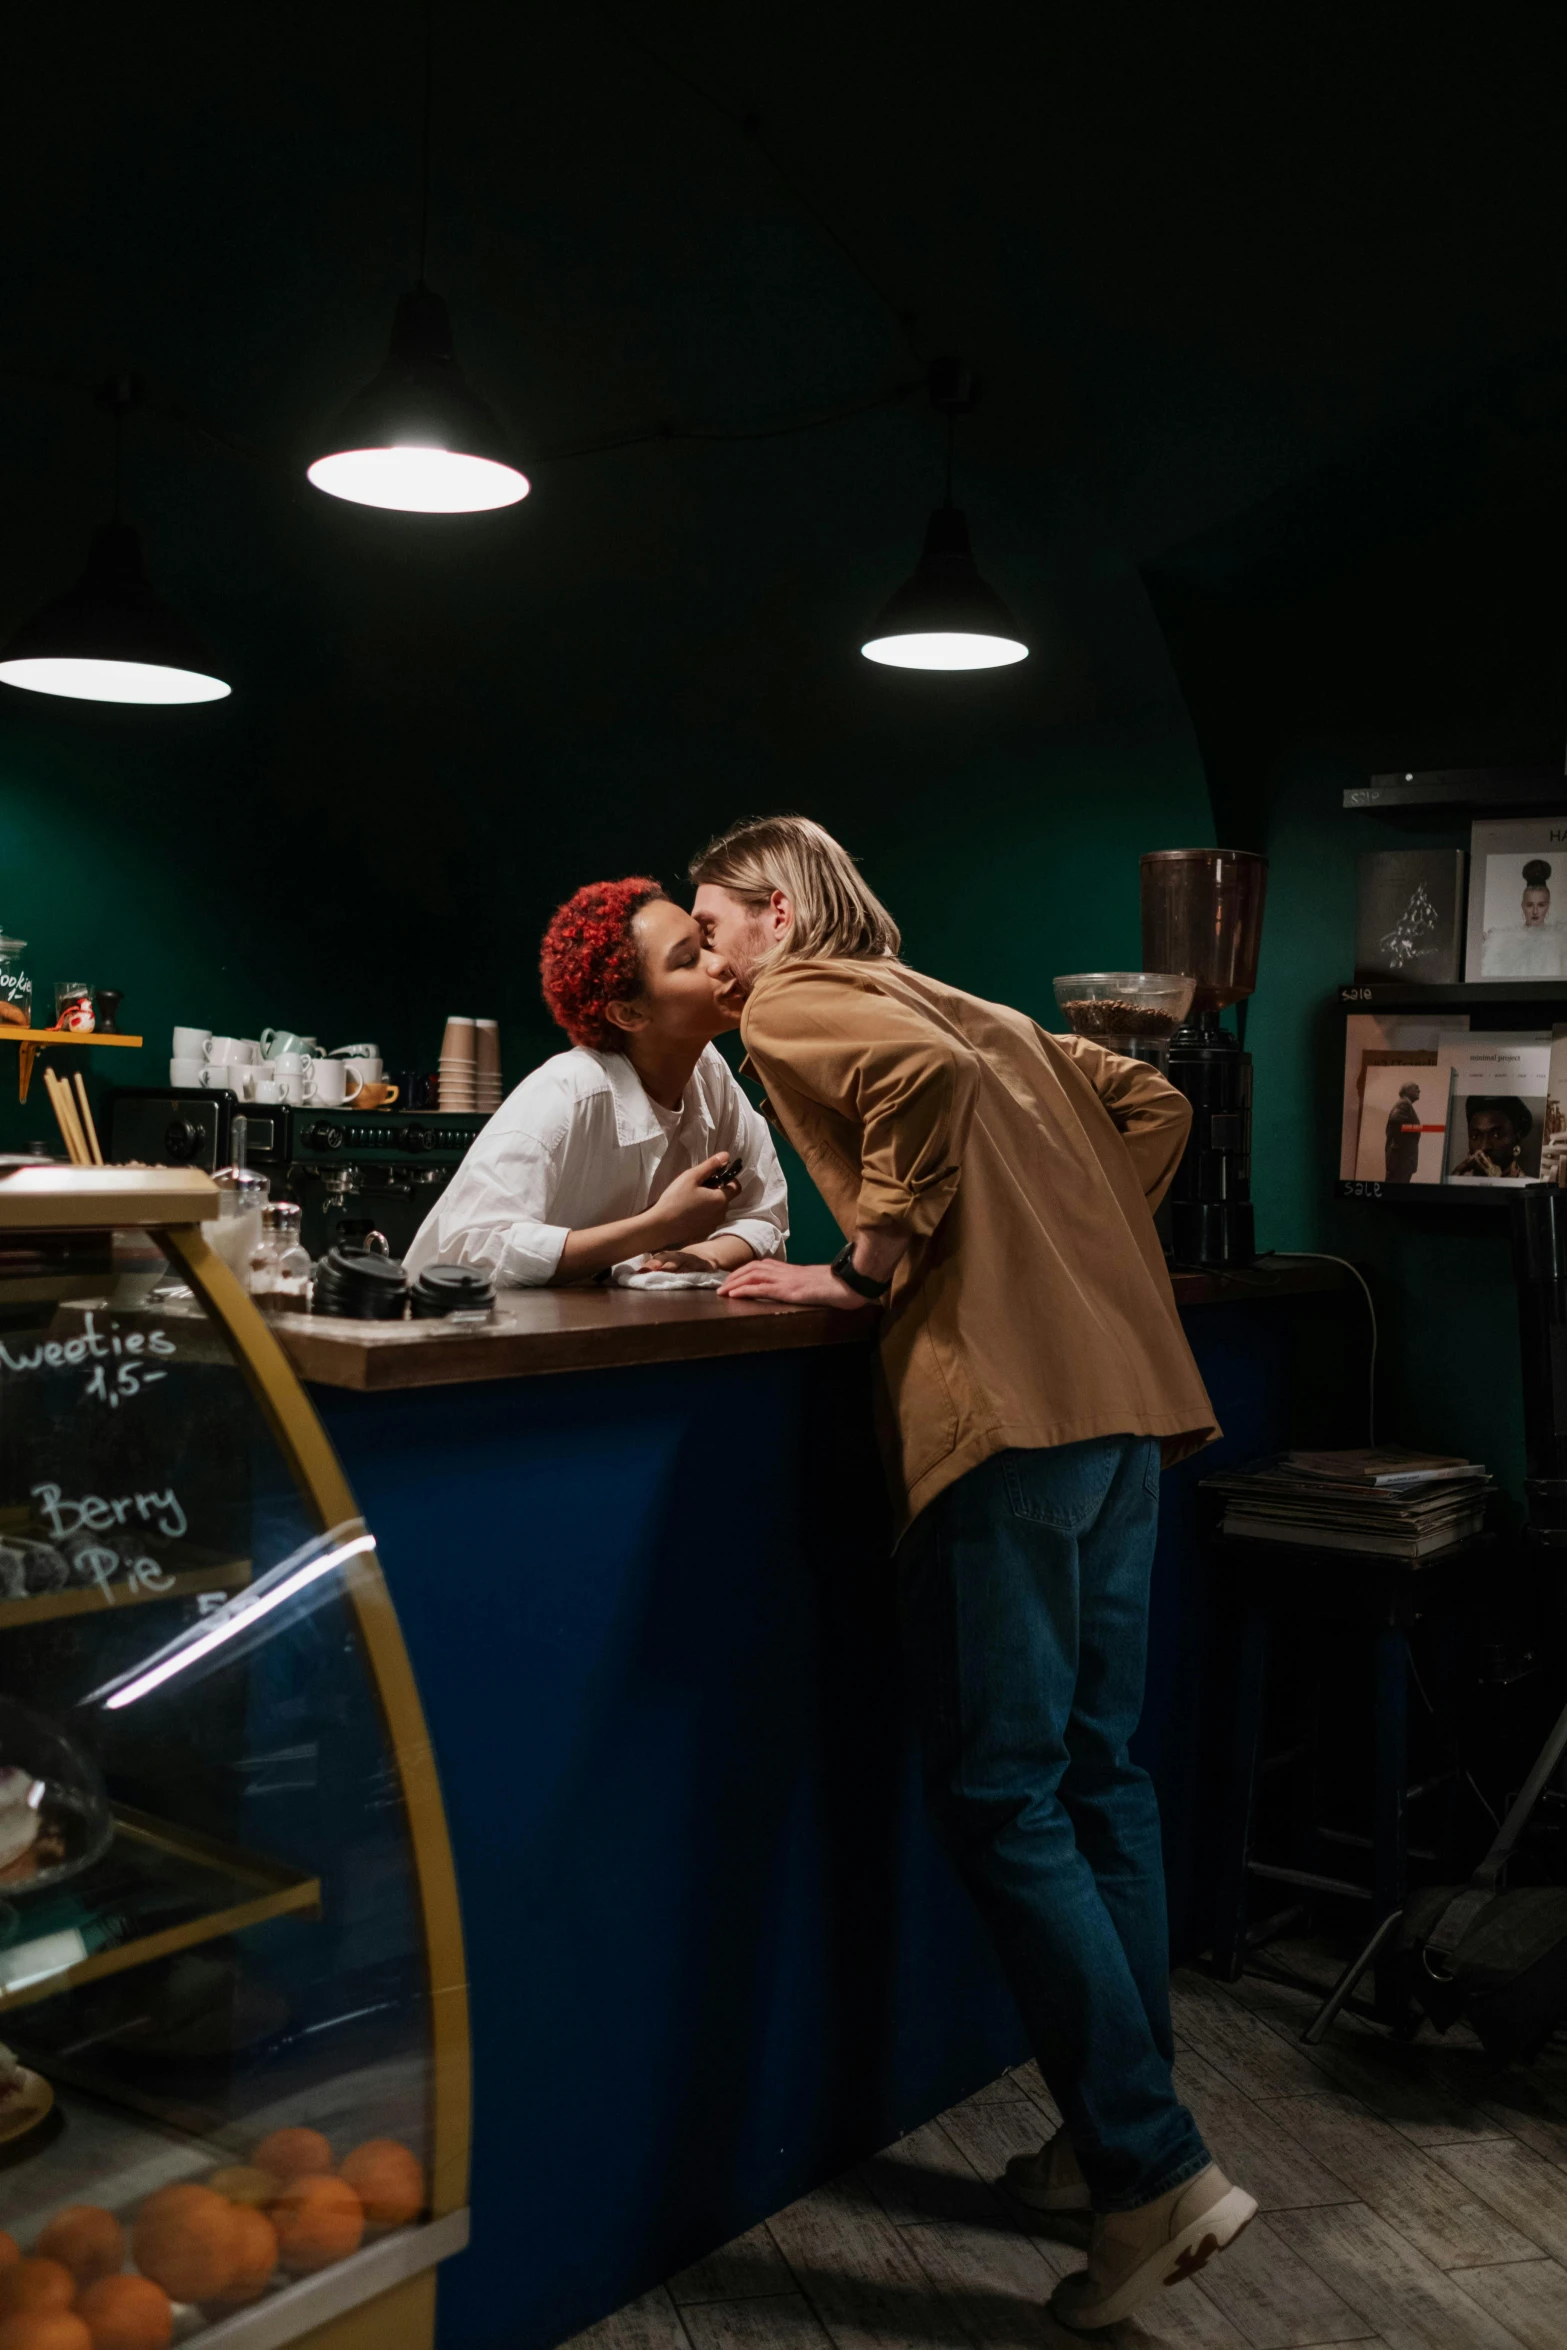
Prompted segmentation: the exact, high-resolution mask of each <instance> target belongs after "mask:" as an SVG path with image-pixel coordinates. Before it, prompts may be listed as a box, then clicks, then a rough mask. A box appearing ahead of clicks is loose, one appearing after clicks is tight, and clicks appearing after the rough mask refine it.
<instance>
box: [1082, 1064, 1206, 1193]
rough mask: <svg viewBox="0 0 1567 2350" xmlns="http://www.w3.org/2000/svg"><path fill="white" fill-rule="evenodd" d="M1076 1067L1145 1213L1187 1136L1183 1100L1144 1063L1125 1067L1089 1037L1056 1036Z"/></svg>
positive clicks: (1187, 1110)
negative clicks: (1131, 1174)
mask: <svg viewBox="0 0 1567 2350" xmlns="http://www.w3.org/2000/svg"><path fill="white" fill-rule="evenodd" d="M1051 1041H1052V1042H1053V1043H1055V1044H1058V1045H1061V1046H1063V1047H1064V1048H1065V1049H1066V1051H1067V1052H1069V1053H1070V1054H1071V1056H1072V1058H1073V1060H1075V1061H1076V1063H1077V1065H1078V1067H1079V1068H1080V1069H1081V1070H1082V1072H1083V1075H1084V1076H1085V1077H1086V1078H1087V1079H1088V1082H1089V1084H1090V1085H1091V1086H1092V1087H1093V1089H1094V1091H1095V1093H1096V1094H1098V1096H1099V1099H1100V1100H1101V1101H1102V1102H1103V1103H1104V1106H1105V1108H1106V1109H1107V1110H1108V1111H1109V1113H1110V1116H1111V1119H1112V1121H1113V1123H1114V1125H1115V1127H1116V1129H1117V1131H1118V1133H1119V1134H1120V1137H1121V1140H1122V1141H1123V1142H1124V1143H1125V1145H1126V1147H1127V1149H1128V1151H1129V1152H1130V1153H1131V1159H1132V1165H1133V1166H1134V1167H1135V1168H1136V1170H1137V1180H1138V1182H1139V1183H1140V1184H1141V1185H1142V1188H1143V1196H1144V1198H1145V1199H1146V1200H1147V1202H1148V1205H1149V1206H1150V1207H1151V1208H1156V1207H1157V1206H1158V1205H1159V1202H1160V1201H1161V1200H1162V1199H1163V1197H1164V1195H1165V1193H1166V1192H1167V1191H1168V1190H1169V1188H1170V1185H1171V1184H1172V1183H1173V1182H1174V1180H1175V1170H1176V1168H1177V1167H1178V1166H1179V1165H1180V1163H1181V1153H1182V1151H1184V1150H1185V1148H1186V1137H1187V1136H1188V1134H1190V1132H1191V1130H1192V1109H1191V1104H1190V1102H1189V1101H1188V1100H1187V1099H1186V1096H1185V1094H1183V1093H1179V1092H1177V1090H1176V1088H1175V1087H1174V1086H1173V1085H1172V1084H1171V1083H1170V1081H1169V1079H1168V1078H1166V1077H1161V1076H1160V1074H1159V1072H1158V1070H1157V1069H1154V1068H1151V1067H1150V1066H1149V1064H1148V1062H1146V1061H1129V1060H1127V1059H1126V1058H1125V1057H1124V1056H1123V1055H1122V1054H1120V1053H1111V1052H1106V1050H1105V1048H1104V1046H1103V1045H1102V1044H1095V1043H1094V1042H1093V1040H1092V1038H1091V1037H1086V1036H1057V1037H1054V1038H1052V1040H1051Z"/></svg>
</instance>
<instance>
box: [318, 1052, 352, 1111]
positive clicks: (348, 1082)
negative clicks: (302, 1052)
mask: <svg viewBox="0 0 1567 2350" xmlns="http://www.w3.org/2000/svg"><path fill="white" fill-rule="evenodd" d="M306 1083H307V1084H308V1086H309V1088H310V1099H311V1100H312V1101H313V1102H319V1103H320V1104H321V1106H322V1108H323V1109H327V1110H336V1109H340V1108H341V1107H342V1106H343V1104H344V1103H345V1102H352V1101H357V1100H358V1098H359V1079H358V1078H357V1077H356V1076H355V1075H354V1074H353V1072H352V1070H351V1069H350V1068H349V1066H348V1063H347V1062H346V1061H312V1062H311V1064H310V1068H309V1072H308V1074H307V1077H306Z"/></svg>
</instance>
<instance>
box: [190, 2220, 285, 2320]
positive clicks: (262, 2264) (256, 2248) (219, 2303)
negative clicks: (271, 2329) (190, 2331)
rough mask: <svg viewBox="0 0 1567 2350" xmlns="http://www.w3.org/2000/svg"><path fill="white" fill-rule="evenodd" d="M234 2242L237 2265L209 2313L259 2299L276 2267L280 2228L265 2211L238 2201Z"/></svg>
mask: <svg viewBox="0 0 1567 2350" xmlns="http://www.w3.org/2000/svg"><path fill="white" fill-rule="evenodd" d="M234 2244H235V2249H236V2251H237V2253H238V2255H239V2258H238V2262H237V2265H236V2267H235V2269H234V2273H233V2275H232V2276H231V2277H230V2278H229V2281H228V2283H227V2284H226V2285H225V2286H224V2288H223V2290H222V2292H221V2293H219V2294H218V2296H217V2298H216V2299H215V2300H213V2301H209V2302H208V2303H207V2314H208V2316H209V2317H216V2316H218V2315H219V2314H220V2313H221V2312H222V2311H224V2310H227V2309H242V2308H243V2307H244V2305H245V2303H246V2302H247V2301H259V2300H260V2298H261V2296H262V2294H263V2293H264V2292H265V2291H266V2289H267V2286H268V2285H269V2284H270V2282H271V2280H272V2271H273V2270H274V2269H275V2268H276V2267H277V2230H276V2228H275V2227H274V2226H273V2225H272V2222H271V2221H270V2220H269V2219H268V2217H267V2215H266V2213H265V2212H264V2211H252V2210H251V2209H250V2208H249V2206H248V2205H246V2204H242V2203H237V2204H235V2206H234Z"/></svg>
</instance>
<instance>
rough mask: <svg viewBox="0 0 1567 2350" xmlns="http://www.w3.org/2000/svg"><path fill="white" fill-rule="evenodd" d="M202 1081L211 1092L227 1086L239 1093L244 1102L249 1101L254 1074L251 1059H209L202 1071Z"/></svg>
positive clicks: (233, 1091) (219, 1090)
mask: <svg viewBox="0 0 1567 2350" xmlns="http://www.w3.org/2000/svg"><path fill="white" fill-rule="evenodd" d="M201 1082H202V1084H203V1085H204V1086H205V1087H206V1089H207V1091H208V1092H209V1093H215V1092H221V1091H222V1090H223V1088H224V1087H225V1086H227V1088H228V1090H229V1092H230V1093H237V1094H238V1095H239V1098H240V1100H241V1101H242V1102H246V1101H249V1099H250V1088H251V1085H252V1084H253V1082H254V1076H253V1072H252V1068H251V1064H250V1062H249V1061H209V1062H208V1063H207V1065H206V1067H205V1068H204V1069H203V1071H202V1073H201Z"/></svg>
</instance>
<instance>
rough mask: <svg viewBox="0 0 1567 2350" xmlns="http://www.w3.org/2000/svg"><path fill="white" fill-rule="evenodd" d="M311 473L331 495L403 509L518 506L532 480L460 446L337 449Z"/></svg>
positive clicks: (469, 510)
mask: <svg viewBox="0 0 1567 2350" xmlns="http://www.w3.org/2000/svg"><path fill="white" fill-rule="evenodd" d="M306 471H307V478H308V479H309V480H310V481H312V482H313V483H314V484H315V486H316V488H317V489H318V490H325V491H326V493H327V495H328V496H329V497H333V498H347V499H350V500H351V501H352V502H353V504H354V505H356V506H387V507H391V508H394V509H395V510H396V511H397V512H398V513H402V514H483V513H487V512H489V511H490V510H491V509H492V508H494V507H497V506H515V505H516V504H517V503H518V502H519V500H521V499H523V498H525V497H526V496H527V495H528V491H529V489H530V488H531V486H532V485H531V483H530V482H529V480H528V477H527V475H526V474H525V473H519V472H518V470H517V468H516V466H515V465H503V464H501V463H499V462H498V461H497V460H496V459H495V458H493V457H470V456H467V455H465V454H463V453H462V452H461V451H460V450H457V449H426V448H415V447H412V446H403V447H400V448H391V449H339V450H337V451H335V452H334V453H333V454H332V455H331V456H328V457H318V458H317V459H316V461H315V463H314V464H313V465H311V466H309V467H308V468H307V469H306Z"/></svg>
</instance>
